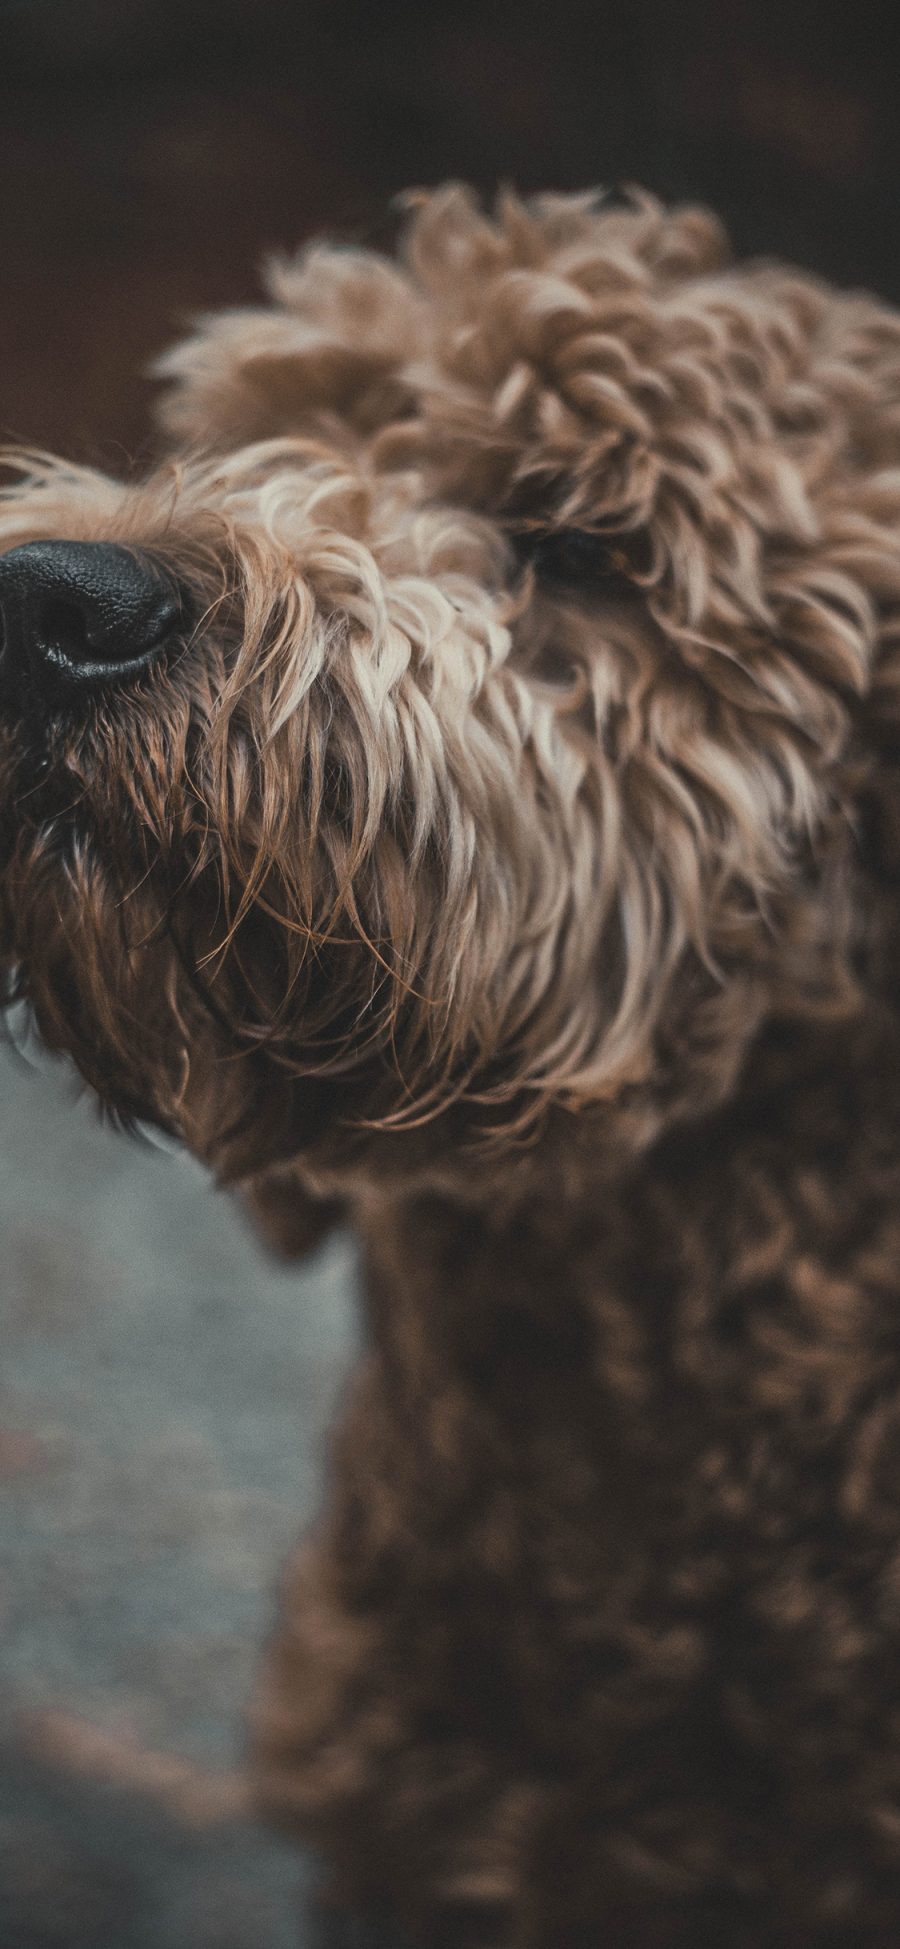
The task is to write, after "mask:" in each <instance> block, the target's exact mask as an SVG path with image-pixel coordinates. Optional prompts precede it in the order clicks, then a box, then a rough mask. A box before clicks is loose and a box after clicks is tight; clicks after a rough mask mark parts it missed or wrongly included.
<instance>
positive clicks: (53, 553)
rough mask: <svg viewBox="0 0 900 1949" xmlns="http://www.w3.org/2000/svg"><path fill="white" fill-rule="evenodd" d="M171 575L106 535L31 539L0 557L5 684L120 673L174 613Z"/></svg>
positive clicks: (66, 684)
mask: <svg viewBox="0 0 900 1949" xmlns="http://www.w3.org/2000/svg"><path fill="white" fill-rule="evenodd" d="M183 608H184V605H183V599H182V597H181V593H180V591H179V590H178V588H177V587H176V585H175V583H174V582H173V581H171V580H170V579H169V577H168V576H167V575H166V574H165V573H164V571H163V570H162V569H161V568H160V567H159V566H158V565H157V563H155V562H154V561H152V560H151V558H150V557H149V556H147V555H144V554H141V553H140V552H139V551H138V550H135V549H130V548H122V547H120V546H119V545H118V544H116V543H114V542H84V541H34V542H28V543H26V544H25V545H24V546H23V547H21V548H13V549H11V550H10V551H9V553H8V554H6V555H2V556H0V647H2V660H3V665H4V666H5V667H4V678H5V680H6V683H9V682H13V683H16V682H17V681H22V680H24V681H26V682H27V683H28V685H29V687H30V688H31V689H32V690H36V691H37V692H38V693H40V692H41V691H42V690H44V689H51V688H52V689H53V690H55V691H65V692H70V693H73V692H78V691H83V690H88V689H96V688H99V687H103V686H108V685H110V684H117V683H122V682H128V680H129V679H132V678H135V677H137V676H139V675H140V674H141V672H142V671H143V670H145V669H147V667H148V666H149V665H150V664H151V663H152V662H153V661H154V660H155V658H156V657H157V656H158V655H159V654H160V653H161V652H162V651H163V650H164V649H165V648H166V646H167V645H168V644H169V643H170V642H171V640H172V637H173V635H174V633H175V632H176V630H177V628H178V625H179V622H180V621H181V620H182V617H183Z"/></svg>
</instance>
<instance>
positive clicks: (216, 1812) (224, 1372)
mask: <svg viewBox="0 0 900 1949" xmlns="http://www.w3.org/2000/svg"><path fill="white" fill-rule="evenodd" d="M354 1277H355V1274H354V1255H353V1247H352V1243H351V1241H350V1240H349V1239H348V1238H347V1237H346V1236H338V1237H336V1238H335V1239H333V1240H332V1241H331V1242H330V1243H329V1244H328V1245H326V1247H325V1248H324V1249H323V1251H322V1252H321V1253H320V1254H319V1255H318V1256H317V1257H316V1258H315V1259H314V1260H313V1261H312V1262H310V1263H308V1264H307V1265H304V1266H302V1267H300V1268H299V1269H288V1270H285V1269H282V1268H279V1267H276V1266H274V1265H272V1264H271V1263H270V1262H268V1261H267V1260H266V1259H265V1258H264V1257H263V1255H262V1253H261V1252H260V1250H259V1248H258V1247H257V1245H256V1243H255V1241H254V1240H253V1238H252V1237H251V1235H250V1234H249V1232H248V1230H247V1229H246V1228H245V1226H244V1224H243V1222H242V1220H241V1218H240V1216H239V1214H238V1213H237V1211H236V1210H235V1209H233V1208H232V1207H231V1206H230V1205H229V1204H228V1203H227V1201H226V1200H225V1199H223V1198H222V1197H221V1196H220V1195H219V1194H218V1193H217V1192H216V1191H215V1190H214V1189H213V1188H212V1187H211V1186H210V1184H209V1183H208V1182H207V1180H206V1178H205V1176H204V1174H203V1173H202V1172H201V1171H200V1169H199V1167H197V1166H196V1165H195V1164H193V1163H192V1162H191V1161H190V1160H188V1159H186V1158H184V1157H182V1156H179V1155H175V1154H171V1153H165V1152H163V1151H161V1150H160V1149H158V1148H154V1147H152V1146H151V1145H150V1144H149V1143H142V1142H135V1141H134V1140H129V1139H127V1138H124V1137H122V1136H121V1135H119V1134H118V1133H116V1132H113V1131H111V1130H109V1129H107V1128H104V1127H103V1125H102V1124H101V1122H100V1120H99V1118H98V1116H97V1113H96V1110H95V1109H94V1107H93V1105H92V1104H91V1103H90V1101H89V1100H87V1099H85V1098H81V1100H79V1098H78V1094H77V1090H76V1086H75V1084H74V1082H73V1080H72V1078H71V1077H70V1076H69V1075H68V1073H67V1072H66V1070H65V1069H64V1068H63V1067H62V1065H59V1064H55V1063H48V1062H47V1060H46V1059H45V1060H44V1062H43V1063H42V1064H41V1066H40V1067H38V1068H34V1067H32V1066H31V1063H30V1061H28V1060H25V1061H23V1060H22V1058H21V1057H20V1056H17V1055H14V1054H13V1053H12V1052H11V1051H9V1050H4V1051H0V1945H2V1949H289V1945H296V1944H303V1945H305V1944H308V1943H312V1942H313V1940H315V1941H316V1942H317V1943H318V1942H320V1941H323V1940H324V1939H325V1938H324V1936H322V1935H321V1934H320V1933H319V1928H320V1925H319V1924H318V1923H316V1922H314V1920H313V1914H312V1910H311V1908H310V1907H309V1905H308V1903H307V1896H308V1893H309V1889H310V1887H311V1885H312V1883H313V1879H314V1868H313V1865H312V1864H310V1863H308V1862H305V1861H304V1860H303V1859H302V1858H301V1857H300V1856H299V1855H297V1854H296V1853H295V1852H294V1851H292V1850H291V1849H289V1848H287V1847H283V1846H281V1845H280V1844H279V1843H276V1842H275V1841H273V1840H271V1839H270V1838H269V1837H268V1836H265V1835H263V1834H262V1833H260V1832H259V1831H258V1830H256V1829H255V1828H254V1827H253V1825H252V1823H251V1822H250V1821H249V1820H248V1818H247V1817H246V1815H245V1813H244V1812H243V1811H242V1807H241V1781H240V1756H241V1737H242V1733H241V1712H242V1706H243V1704H244V1702H245V1700H246V1698H247V1696H248V1694H249V1691H250V1689H251V1686H252V1682H253V1675H254V1667H255V1664H256V1660H257V1657H258V1655H259V1649H260V1645H261V1642H262V1640H263V1638H264V1636H265V1632H266V1630H267V1628H268V1625H269V1622H270V1618H271V1614H272V1605H273V1590H274V1584H275V1579H276V1576H277V1572H278V1566H279V1563H280V1560H281V1558H282V1557H283V1555H284V1553H285V1552H286V1551H287V1549H288V1548H289V1547H290V1545H291V1543H292V1542H293V1540H294V1539H295V1537H296V1535H297V1533H298V1531H299V1529H300V1528H301V1527H302V1526H303V1524H304V1523H305V1522H306V1521H307V1520H308V1519H309V1518H310V1516H311V1515H312V1514H313V1512H314V1511H315V1509H316V1506H317V1503H318V1501H319V1497H320V1494H321V1485H322V1465H323V1435H324V1431H325V1429H326V1427H327V1425H328V1423H329V1421H330V1418H331V1415H332V1413H333V1409H334V1405H335V1399H336V1396H337V1394H338V1391H339V1389H340V1386H341V1381H342V1378H343V1376H344V1375H345V1372H346V1370H347V1367H348V1364H349V1362H350V1360H351V1358H352V1349H353V1340H354ZM304 1918H305V1919H304ZM350 1939H351V1938H350V1937H349V1936H348V1937H347V1938H346V1940H347V1941H348V1942H349V1941H350ZM356 1939H357V1938H356V1937H355V1936H354V1937H353V1940H354V1941H356ZM359 1940H360V1941H361V1940H362V1937H360V1938H359Z"/></svg>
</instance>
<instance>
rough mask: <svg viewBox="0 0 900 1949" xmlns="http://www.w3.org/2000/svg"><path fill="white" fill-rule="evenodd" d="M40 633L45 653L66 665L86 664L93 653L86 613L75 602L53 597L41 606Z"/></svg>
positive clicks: (39, 614)
mask: <svg viewBox="0 0 900 1949" xmlns="http://www.w3.org/2000/svg"><path fill="white" fill-rule="evenodd" d="M36 626H37V631H38V633H39V634H40V636H41V639H42V641H43V644H44V646H45V648H46V650H47V651H48V652H49V653H50V654H51V655H53V654H54V653H55V654H56V655H57V656H59V657H60V658H61V659H62V660H63V661H64V662H66V663H85V662H87V659H88V657H89V656H90V654H91V646H90V644H89V642H88V628H87V622H86V620H85V616H84V614H83V611H82V610H81V609H79V607H78V604H77V603H75V602H65V601H62V600H60V599H59V598H53V597H51V599H50V600H49V601H48V602H45V603H43V604H42V605H41V607H40V609H39V610H38V614H37V618H36Z"/></svg>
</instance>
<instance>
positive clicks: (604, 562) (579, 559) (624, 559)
mask: <svg viewBox="0 0 900 1949" xmlns="http://www.w3.org/2000/svg"><path fill="white" fill-rule="evenodd" d="M513 547H514V548H515V552H516V559H517V560H518V562H519V563H520V564H521V566H522V567H523V568H524V567H525V566H526V564H530V566H531V567H532V568H533V569H534V571H535V574H536V575H537V576H538V577H539V579H540V580H541V581H547V582H565V583H567V584H569V585H572V584H576V585H578V586H580V587H582V588H594V587H599V586H602V587H604V588H607V587H610V586H611V585H615V586H616V588H617V589H618V590H619V591H622V590H623V589H625V588H626V587H628V588H630V587H631V586H632V585H633V581H634V566H633V564H632V562H631V561H630V559H629V557H628V555H627V554H626V552H625V550H624V548H622V547H621V546H620V545H619V544H617V543H616V542H615V541H613V540H611V539H610V538H609V537H608V536H606V535H597V534H590V533H588V532H586V531H585V530H584V529H583V528H557V529H551V530H547V529H543V530H537V531H535V530H532V531H525V532H520V533H519V534H517V535H514V536H513Z"/></svg>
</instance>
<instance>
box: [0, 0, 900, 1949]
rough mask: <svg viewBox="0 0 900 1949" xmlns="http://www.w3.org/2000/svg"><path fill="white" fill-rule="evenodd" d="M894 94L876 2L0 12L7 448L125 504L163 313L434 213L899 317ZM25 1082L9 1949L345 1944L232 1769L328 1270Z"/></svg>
mask: <svg viewBox="0 0 900 1949" xmlns="http://www.w3.org/2000/svg"><path fill="white" fill-rule="evenodd" d="M898 60H900V29H898V17H897V14H896V8H895V7H893V6H891V7H888V6H886V5H884V6H882V5H877V6H876V5H872V4H871V0H863V4H855V5H854V6H852V7H850V6H846V5H840V6H837V5H836V6H833V7H829V6H828V5H827V4H826V3H825V0H790V4H789V5H786V6H784V8H783V9H782V8H779V7H776V6H775V5H774V4H772V0H717V3H716V4H705V0H679V4H677V5H673V4H672V0H627V4H622V0H608V3H607V4H604V0H555V4H553V5H552V6H550V5H548V4H546V0H544V3H543V4H536V0H518V3H517V5H516V6H515V7H509V6H501V5H499V4H496V0H456V4H451V0H432V4H431V5H430V6H428V5H426V4H425V0H418V4H412V0H383V4H375V3H374V0H373V4H371V5H369V6H366V7H363V6H350V5H348V4H346V0H305V4H304V3H303V0H76V3H75V4H73V0H0V290H2V297H0V438H2V439H16V440H25V441H28V442H31V443H38V444H44V445H47V446H49V447H52V448H54V449H55V450H57V451H61V452H63V453H66V454H69V455H73V456H76V457H79V458H86V459H89V460H92V461H96V462H99V463H100V464H102V465H104V466H107V467H110V468H112V469H113V470H130V469H131V468H133V467H139V466H140V465H141V464H142V462H143V461H144V460H145V459H146V458H147V456H148V453H149V452H150V450H151V445H152V426H151V415H150V402H151V397H152V388H151V386H150V384H149V382H148V381H147V379H146V377H145V376H144V375H145V372H146V368H147V366H148V363H149V362H150V360H151V359H152V357H153V355H154V354H155V353H156V352H158V351H159V350H161V349H162V348H163V347H164V346H165V345H166V344H167V343H168V342H169V341H170V340H171V339H172V337H173V336H175V335H177V333H178V332H179V331H180V330H181V329H182V326H183V325H184V323H185V322H186V321H187V320H188V319H189V318H190V317H191V315H192V314H194V313H196V312H198V311H202V310H204V309H206V308H208V307H211V306H216V305H221V304H227V303H231V302H243V301H245V300H246V299H248V298H250V297H252V296H253V294H254V291H255V290H256V288H257V287H256V279H255V266H256V264H257V263H258V261H259V259H260V257H261V256H262V254H263V253H264V252H265V251H266V250H268V249H270V248H272V247H273V246H277V247H280V248H290V247H291V246H293V245H295V244H298V243H300V242H301V241H302V240H303V239H304V238H306V237H308V236H310V235H311V234H313V233H316V232H321V231H330V232H332V233H334V232H337V233H339V234H341V235H343V236H344V237H346V238H350V239H357V240H361V241H365V242H367V243H375V244H381V243H385V242H386V243H389V242H390V238H391V236H392V234H393V224H394V218H393V215H392V212H391V207H390V203H391V198H392V196H393V195H394V194H395V192H396V191H398V190H400V189H402V188H403V187H405V186H408V185H410V184H419V183H430V182H436V181H439V180H440V179H442V178H444V177H447V176H456V177H460V176H461V177H465V178H467V179H469V180H470V181H472V182H474V183H475V184H477V185H478V186H480V187H481V188H482V189H484V190H485V191H487V192H490V190H491V189H492V188H493V187H494V186H495V185H496V184H497V183H498V182H503V181H506V182H513V183H515V184H517V185H519V186H521V187H523V188H526V189H527V188H555V189H559V188H567V187H571V188H581V187H584V186H586V185H596V184H609V185H615V184H621V183H623V182H633V181H637V182H641V183H644V184H646V185H648V186H649V187H650V188H652V189H654V190H656V191H657V192H659V193H660V194H661V195H662V196H664V197H666V198H685V197H689V198H699V199H701V200H704V201H708V202H711V203H714V204H715V205H716V206H717V207H718V209H719V210H720V211H721V212H722V213H723V214H724V215H725V217H726V219H727V220H728V223H729V225H730V227H731V231H732V235H733V238H734V242H735V246H736V248H737V249H738V250H739V251H740V252H741V253H742V254H744V253H748V252H749V253H754V252H764V253H766V254H773V253H776V254H779V255H782V256H788V257H791V258H793V259H794V260H796V261H797V262H799V263H802V264H804V265H806V266H808V267H810V268H811V269H813V270H816V271H818V272H821V273H822V274H824V275H826V276H828V277H832V278H836V279H838V280H840V281H843V282H846V283H851V284H863V285H867V286H869V287H871V288H873V289H876V290H878V291H880V292H881V293H883V294H884V295H885V296H887V297H891V298H894V299H900V250H898V242H897V227H898V226H897V217H896V204H897V194H898V190H897V185H898V164H900V117H898V110H897V93H898V91H897V80H898ZM32 1061H33V1056H32V1052H26V1055H25V1057H24V1058H23V1057H21V1056H20V1057H16V1056H13V1055H12V1054H11V1053H7V1054H5V1055H0V1226H2V1235H0V1945H2V1949H95V1945H96V1949H161V1945H165V1949H289V1945H292V1944H294V1945H296V1944H298V1943H299V1944H301V1945H302V1949H305V1946H306V1945H308V1944H312V1943H313V1942H316V1943H317V1944H318V1943H324V1942H325V1941H326V1940H328V1941H329V1942H337V1940H338V1937H337V1935H335V1934H334V1932H333V1930H332V1931H329V1928H328V1925H327V1924H326V1923H325V1922H323V1921H320V1920H317V1919H316V1917H315V1914H314V1910H313V1907H312V1905H311V1904H310V1903H309V1902H308V1901H307V1899H306V1896H307V1893H308V1891H309V1889H310V1887H311V1885H312V1879H313V1876H314V1869H313V1867H312V1865H311V1864H307V1863H305V1862H304V1861H303V1860H300V1859H298V1858H297V1857H296V1856H295V1855H294V1854H293V1853H292V1852H291V1851H289V1850H287V1849H284V1848H281V1847H280V1846H279V1845H277V1844H276V1843H275V1842H273V1841H270V1840H269V1839H268V1838H266V1837H265V1836H262V1835H260V1834H258V1833H257V1832H256V1831H255V1830H254V1829H253V1827H252V1825H251V1823H250V1822H249V1821H248V1820H247V1818H246V1816H245V1814H244V1812H243V1810H242V1806H241V1780H240V1751H241V1707H242V1702H243V1701H244V1700H245V1699H246V1697H247V1694H248V1692H249V1690H250V1687H251V1684H252V1678H253V1670H254V1665H255V1661H256V1658H257V1656H258V1650H259V1646H260V1643H261V1641H262V1639H263V1637H264V1635H265V1632H266V1630H267V1628H268V1625H269V1621H270V1618H271V1615H272V1607H273V1601H274V1600H273V1594H272V1593H273V1589H274V1583H275V1577H276V1573H277V1566H278V1563H279V1560H280V1558H281V1557H282V1555H283V1554H284V1552H285V1550H286V1549H287V1548H288V1547H289V1545H290V1543H291V1541H292V1540H293V1538H294V1536H295V1535H296V1533H297V1530H298V1529H299V1528H300V1526H301V1525H302V1524H303V1523H304V1522H305V1521H308V1520H309V1519H310V1518H311V1516H312V1515H313V1514H314V1512H315V1509H316V1506H317V1502H318V1499H319V1497H320V1494H321V1481H322V1455H323V1445H324V1430H325V1428H326V1426H327V1423H328V1420H329V1417H330V1414H331V1412H332V1409H333V1405H334V1402H335V1400H336V1398H337V1396H338V1395H339V1392H340V1387H341V1382H342V1379H343V1376H344V1374H345V1372H346V1369H347V1366H348V1363H349V1361H350V1360H351V1358H352V1353H353V1343H354V1335H355V1270H354V1259H353V1250H352V1244H351V1242H350V1241H349V1240H348V1239H346V1238H340V1237H339V1238H337V1239H336V1240H334V1241H332V1242H331V1243H330V1244H329V1245H328V1247H326V1249H325V1250H324V1251H323V1252H322V1253H321V1254H320V1255H319V1257H318V1258H317V1259H316V1260H314V1261H313V1262H312V1263H311V1265H309V1266H308V1267H304V1268H302V1269H300V1270H299V1271H284V1270H279V1269H276V1268H274V1267H272V1266H270V1265H268V1264H267V1263H266V1262H265V1260H264V1259H263V1258H262V1256H261V1255H260V1253H259V1252H258V1250H257V1248H256V1247H255V1245H254V1243H253V1242H252V1241H251V1239H250V1238H249V1236H248V1235H247V1233H246V1232H245V1230H244V1228H243V1227H242V1225H241V1222H240V1220H239V1218H238V1216H237V1214H236V1213H234V1212H233V1211H231V1210H230V1209H228V1208H227V1207H226V1206H225V1204H224V1203H223V1201H222V1200H221V1199H220V1198H219V1197H218V1195H217V1194H216V1193H215V1192H214V1190H213V1189H212V1188H211V1187H210V1186H209V1184H208V1183H207V1182H206V1181H205V1180H204V1178H203V1176H202V1174H201V1173H200V1172H199V1170H198V1169H196V1167H194V1166H192V1165H191V1164H190V1163H189V1162H187V1161H186V1160H185V1159H183V1158H179V1157H176V1156H173V1155H170V1154H164V1153H162V1152H161V1151H159V1150H158V1149H153V1148H150V1147H149V1146H142V1145H138V1144H134V1143H129V1142H126V1140H125V1139H123V1138H120V1137H117V1136H115V1135H114V1134H113V1133H111V1132H109V1131H107V1130H104V1129H103V1128H102V1127H101V1126H100V1124H99V1123H98V1121H97V1119H96V1118H95V1116H94V1114H93V1112H92V1111H91V1109H90V1106H89V1105H87V1104H85V1103H84V1102H79V1101H78V1100H77V1096H76V1092H75V1089H74V1086H73V1083H72V1080H71V1078H70V1077H68V1076H67V1074H66V1073H65V1071H64V1070H62V1069H61V1068H60V1067H59V1066H56V1065H52V1066H48V1065H46V1064H44V1065H42V1066H40V1067H39V1068H37V1069H35V1068H33V1066H32ZM340 1940H341V1941H342V1942H343V1943H345V1944H349V1943H350V1942H351V1936H350V1935H349V1934H348V1935H346V1936H343V1937H341V1938H340ZM364 1940H369V1938H365V1937H364V1935H363V1934H359V1935H353V1936H352V1942H353V1943H354V1945H359V1944H362V1943H363V1941H364Z"/></svg>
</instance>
